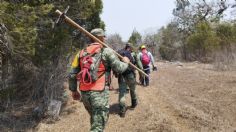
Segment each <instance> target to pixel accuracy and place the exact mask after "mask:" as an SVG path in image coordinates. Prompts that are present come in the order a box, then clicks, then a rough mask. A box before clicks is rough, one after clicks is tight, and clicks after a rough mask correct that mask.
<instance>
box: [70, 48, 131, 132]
mask: <svg viewBox="0 0 236 132" xmlns="http://www.w3.org/2000/svg"><path fill="white" fill-rule="evenodd" d="M76 57H77V58H78V56H76ZM78 59H79V58H78ZM102 61H103V62H104V65H105V68H106V73H105V76H106V80H107V78H108V77H109V75H110V71H111V69H112V70H114V71H116V72H118V73H122V72H124V71H125V70H126V69H127V67H128V64H126V63H123V62H121V61H120V60H119V59H118V58H117V56H116V55H115V54H114V53H113V51H112V50H111V49H110V48H103V49H102ZM79 71H80V69H79V66H78V67H76V68H73V69H72V70H71V73H70V75H71V76H75V75H76V74H77V73H78V72H79ZM109 85H110V84H109V83H108V81H106V84H105V88H104V90H103V91H81V95H82V102H83V104H84V106H85V108H86V110H87V111H88V113H89V114H90V117H91V118H90V124H91V129H90V131H91V132H102V131H103V130H104V128H105V124H106V122H107V121H108V114H109V102H108V101H109V89H108V88H109ZM69 88H70V90H71V91H76V89H77V80H76V78H75V77H74V78H73V77H70V81H69Z"/></svg>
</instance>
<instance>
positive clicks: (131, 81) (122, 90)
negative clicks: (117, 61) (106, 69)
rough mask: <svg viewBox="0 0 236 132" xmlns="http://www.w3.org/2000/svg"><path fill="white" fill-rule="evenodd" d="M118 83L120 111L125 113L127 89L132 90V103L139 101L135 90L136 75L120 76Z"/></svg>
mask: <svg viewBox="0 0 236 132" xmlns="http://www.w3.org/2000/svg"><path fill="white" fill-rule="evenodd" d="M118 83H119V103H120V111H121V112H124V111H125V110H126V104H125V95H126V93H127V87H129V90H130V96H131V101H132V100H137V97H136V92H135V89H136V79H135V74H134V73H133V72H131V73H129V74H127V75H119V77H118Z"/></svg>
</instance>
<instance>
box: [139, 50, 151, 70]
mask: <svg viewBox="0 0 236 132" xmlns="http://www.w3.org/2000/svg"><path fill="white" fill-rule="evenodd" d="M141 61H142V64H143V65H144V66H147V65H149V63H150V57H149V55H148V52H145V51H142V56H141Z"/></svg>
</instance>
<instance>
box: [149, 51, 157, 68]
mask: <svg viewBox="0 0 236 132" xmlns="http://www.w3.org/2000/svg"><path fill="white" fill-rule="evenodd" d="M148 53H149V56H150V58H151V63H152V67H155V64H154V63H155V62H154V58H153V56H152V53H151V52H148Z"/></svg>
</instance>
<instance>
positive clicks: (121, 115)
mask: <svg viewBox="0 0 236 132" xmlns="http://www.w3.org/2000/svg"><path fill="white" fill-rule="evenodd" d="M125 113H126V108H125V109H124V110H122V111H120V117H122V118H124V117H125Z"/></svg>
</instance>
